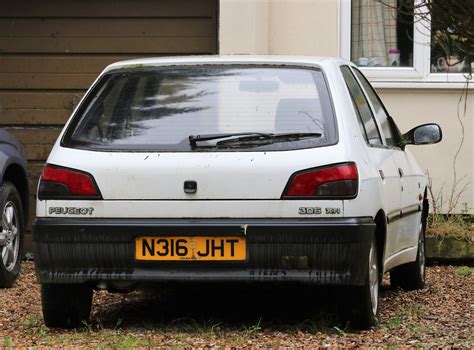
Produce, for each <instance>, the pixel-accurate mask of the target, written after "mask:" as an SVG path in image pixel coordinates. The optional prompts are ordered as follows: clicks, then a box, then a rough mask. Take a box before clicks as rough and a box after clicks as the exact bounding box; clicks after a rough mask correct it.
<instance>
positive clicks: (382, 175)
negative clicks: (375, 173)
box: [379, 170, 385, 180]
mask: <svg viewBox="0 0 474 350" xmlns="http://www.w3.org/2000/svg"><path fill="white" fill-rule="evenodd" d="M379 174H380V177H381V178H382V180H385V174H384V173H383V170H379Z"/></svg>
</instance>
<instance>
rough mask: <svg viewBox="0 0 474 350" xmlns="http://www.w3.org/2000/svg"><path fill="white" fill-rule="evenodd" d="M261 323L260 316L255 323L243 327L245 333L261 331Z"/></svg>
mask: <svg viewBox="0 0 474 350" xmlns="http://www.w3.org/2000/svg"><path fill="white" fill-rule="evenodd" d="M261 324H262V318H261V317H260V318H259V319H258V321H257V323H255V324H254V325H252V326H250V327H248V328H247V327H244V328H245V333H247V334H254V333H257V332H259V331H261V330H262V327H261Z"/></svg>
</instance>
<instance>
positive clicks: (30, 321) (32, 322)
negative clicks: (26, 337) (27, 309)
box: [25, 315, 39, 327]
mask: <svg viewBox="0 0 474 350" xmlns="http://www.w3.org/2000/svg"><path fill="white" fill-rule="evenodd" d="M38 321H39V317H38V315H29V316H28V318H27V319H26V320H25V325H27V326H29V327H34V326H36V325H37V324H38Z"/></svg>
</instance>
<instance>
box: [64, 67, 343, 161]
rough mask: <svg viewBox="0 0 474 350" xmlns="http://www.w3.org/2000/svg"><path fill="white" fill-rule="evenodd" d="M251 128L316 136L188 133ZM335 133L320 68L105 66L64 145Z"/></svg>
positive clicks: (203, 146)
mask: <svg viewBox="0 0 474 350" xmlns="http://www.w3.org/2000/svg"><path fill="white" fill-rule="evenodd" d="M246 133H248V135H253V133H265V134H272V135H273V134H275V135H281V134H291V135H293V134H294V135H298V134H299V133H301V134H305V135H306V134H307V135H314V136H309V137H288V138H285V137H277V138H274V139H272V140H269V139H265V140H252V142H245V140H243V141H242V142H240V141H239V142H230V143H226V142H221V141H222V138H217V139H212V140H206V141H200V142H199V144H198V147H192V145H191V144H190V142H189V137H190V136H192V137H199V136H205V135H215V134H218V135H220V134H246ZM241 138H242V137H241ZM239 140H240V139H239ZM247 141H248V140H247ZM336 141H337V136H336V125H335V119H334V116H333V111H332V105H331V102H330V98H329V93H328V89H327V85H326V83H325V80H324V76H323V74H322V72H321V71H320V70H318V69H309V68H308V69H306V68H295V67H282V66H182V67H169V68H156V67H153V68H134V69H129V70H119V71H112V72H110V73H107V74H105V75H104V76H102V77H101V79H100V80H99V81H98V82H97V83H96V85H95V87H94V88H93V89H92V91H91V92H90V93H89V94H88V96H87V97H86V98H85V100H84V101H83V102H82V103H81V106H80V107H79V109H78V111H77V112H76V115H75V116H74V118H73V120H72V122H71V124H70V126H69V127H68V130H67V131H66V133H65V136H64V138H63V140H62V145H63V146H65V147H77V148H83V149H94V150H116V151H134V150H136V151H140V150H141V151H172V152H189V151H198V152H199V151H236V150H238V151H242V150H243V151H255V150H289V149H299V148H310V147H318V146H324V145H329V144H334V143H336ZM194 146H196V144H195V145H194Z"/></svg>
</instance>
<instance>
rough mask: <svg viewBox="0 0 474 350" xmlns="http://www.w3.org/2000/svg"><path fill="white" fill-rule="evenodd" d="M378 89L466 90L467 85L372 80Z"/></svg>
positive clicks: (473, 83) (472, 84)
mask: <svg viewBox="0 0 474 350" xmlns="http://www.w3.org/2000/svg"><path fill="white" fill-rule="evenodd" d="M369 80H370V82H371V84H372V86H373V87H374V88H376V89H464V88H466V83H461V82H451V83H446V82H444V83H443V82H431V81H374V80H372V79H370V78H369ZM472 89H474V82H473V81H471V82H470V83H469V90H472Z"/></svg>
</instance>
